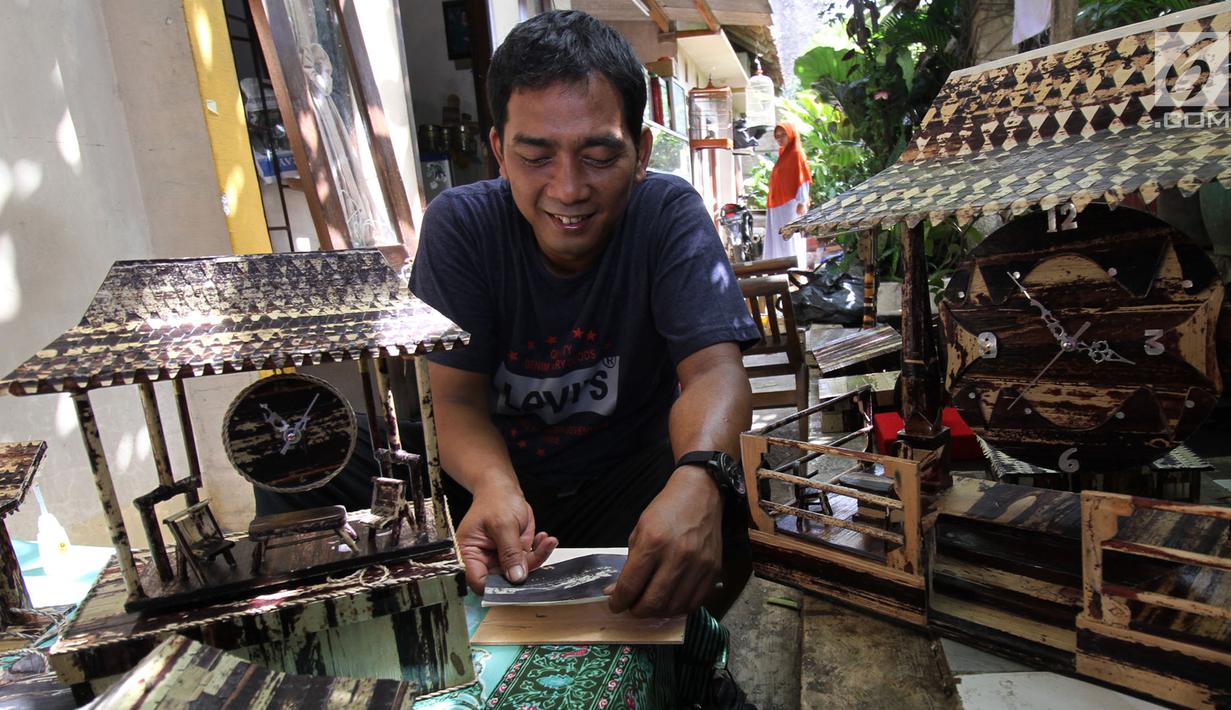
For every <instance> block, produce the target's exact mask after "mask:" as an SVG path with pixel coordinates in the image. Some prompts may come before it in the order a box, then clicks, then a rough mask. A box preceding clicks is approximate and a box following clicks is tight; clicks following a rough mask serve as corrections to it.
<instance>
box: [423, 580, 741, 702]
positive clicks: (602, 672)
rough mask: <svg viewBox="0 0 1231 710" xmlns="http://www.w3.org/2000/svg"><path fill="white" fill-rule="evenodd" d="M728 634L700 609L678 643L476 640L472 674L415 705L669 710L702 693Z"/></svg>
mask: <svg viewBox="0 0 1231 710" xmlns="http://www.w3.org/2000/svg"><path fill="white" fill-rule="evenodd" d="M473 599H474V597H473V596H469V597H467V601H468V602H470V603H468V604H467V612H468V614H467V616H468V617H471V616H472V614H471V613H470V612H472V611H479V610H477V609H476V607H474V606H473V605H472V604H473V602H471V600H473ZM473 616H478V617H481V611H479V613H477V614H473ZM475 623H477V621H476V622H475ZM729 638H730V633H729V632H728V631H727V629H726V628H724V627H723V626H722V624H720V623H718V621H717V620H716V619H714V617H712V616H710V615H709V614H708V613H707V612H706V611H705V610H704V609H700V610H698V611H696V612H694V613H693V614H691V615H690V616H689V617H688V622H687V625H686V626H685V631H684V643H683V645H680V646H627V645H608V644H601V645H591V646H474V647H473V648H472V650H471V653H472V656H473V657H474V663H475V673H476V675H477V676H478V680H477V681H476V682H475V683H472V684H471V685H468V686H465V687H463V688H459V689H456V690H453V691H451V692H448V693H445V694H443V695H438V696H436V697H434V698H428V699H424V700H421V701H419V702H418V703H416V705H415V707H416V708H417V710H460V709H461V708H485V709H487V710H554V709H555V708H568V709H569V710H608V709H609V708H624V709H630V710H631V709H633V708H638V709H647V708H648V709H651V710H657V709H661V710H673V709H674V708H678V707H681V706H688V705H690V704H691V703H693V702H696V701H698V700H700V698H701V697H702V693H704V692H705V688H706V686H707V684H708V683H709V680H710V678H711V677H713V675H714V671H715V670H717V669H720V668H723V667H725V665H726V651H727V642H728V640H729ZM510 651H511V653H510Z"/></svg>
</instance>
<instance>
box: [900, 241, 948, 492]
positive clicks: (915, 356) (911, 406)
mask: <svg viewBox="0 0 1231 710" xmlns="http://www.w3.org/2000/svg"><path fill="white" fill-rule="evenodd" d="M902 265H903V271H904V276H905V277H904V278H903V280H902V387H903V393H902V423H903V428H902V431H900V432H898V442H899V448H900V451H899V455H900V456H902V457H904V458H910V459H914V460H916V461H924V460H925V459H928V458H929V457H931V456H932V454H934V453H938V454H939V456H940V458H939V459H936V458H934V457H933V458H932V462H931V465H930V466H929V467H928V469H921V470H920V479H921V480H922V482H923V483H924V484H925V485H930V486H931V487H943V486H945V483H946V481H947V477H948V446H947V444H948V442H949V430H948V429H947V428H945V427H944V426H943V425H942V424H941V411H942V408H943V406H944V390H943V382H942V379H941V378H942V374H943V373H941V371H940V358H939V351H938V350H937V347H938V345H939V344H938V343H937V341H936V337H935V335H936V330H935V329H934V328H933V327H932V299H931V297H930V295H929V294H928V278H927V261H926V259H925V256H924V251H923V224H922V223H920V224H917V225H915V226H914V227H909V228H907V229H905V230H904V231H903V232H902ZM938 469H939V470H938Z"/></svg>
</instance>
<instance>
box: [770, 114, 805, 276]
mask: <svg viewBox="0 0 1231 710" xmlns="http://www.w3.org/2000/svg"><path fill="white" fill-rule="evenodd" d="M774 140H776V141H777V142H778V161H777V162H776V163H774V169H773V172H771V173H770V174H769V197H768V198H767V199H766V200H765V207H766V211H765V250H764V252H763V253H762V255H761V258H762V259H777V258H779V257H784V256H793V257H795V258H796V259H797V260H798V262H799V268H801V269H803V268H807V263H806V261H807V257H808V254H807V251H808V244H807V240H806V239H805V238H804V236H803V235H801V234H800V233H798V232H796V233H794V234H792V235H790V236H782V235H780V234H778V230H779V229H781V228H782V227H783V226H785V225H787V224H788V223H790V222H793V221H795V220H796V219H798V218H799V217H801V216H803V214H804V213H805V212H807V211H808V206H809V204H810V200H809V196H808V195H809V193H808V190H809V188H810V186H811V184H812V171H811V170H809V169H808V161H807V160H805V159H804V151H803V149H802V148H801V147H800V145H799V133H797V132H796V130H795V126H793V125H791V124H790V123H789V122H786V121H784V122H782V123H779V124H778V125H777V126H774Z"/></svg>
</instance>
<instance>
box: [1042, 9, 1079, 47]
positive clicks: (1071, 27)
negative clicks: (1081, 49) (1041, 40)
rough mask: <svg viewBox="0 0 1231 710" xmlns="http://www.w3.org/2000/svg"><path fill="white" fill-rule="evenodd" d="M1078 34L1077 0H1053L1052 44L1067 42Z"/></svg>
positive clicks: (1050, 36)
mask: <svg viewBox="0 0 1231 710" xmlns="http://www.w3.org/2000/svg"><path fill="white" fill-rule="evenodd" d="M1076 36H1077V0H1052V6H1051V32H1050V33H1048V39H1049V40H1050V44H1059V43H1060V42H1067V41H1068V40H1071V39H1073V38H1075V37H1076Z"/></svg>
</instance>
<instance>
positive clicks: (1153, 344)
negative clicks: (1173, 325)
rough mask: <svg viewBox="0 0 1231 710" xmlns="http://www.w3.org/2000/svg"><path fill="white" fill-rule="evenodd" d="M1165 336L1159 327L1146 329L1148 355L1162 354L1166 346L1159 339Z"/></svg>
mask: <svg viewBox="0 0 1231 710" xmlns="http://www.w3.org/2000/svg"><path fill="white" fill-rule="evenodd" d="M1162 337H1163V331H1162V330H1161V329H1158V328H1150V329H1148V330H1146V345H1145V348H1146V355H1162V354H1163V352H1164V351H1165V350H1166V348H1164V347H1163V344H1162V343H1160V342H1159V341H1160V340H1161V339H1162Z"/></svg>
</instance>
